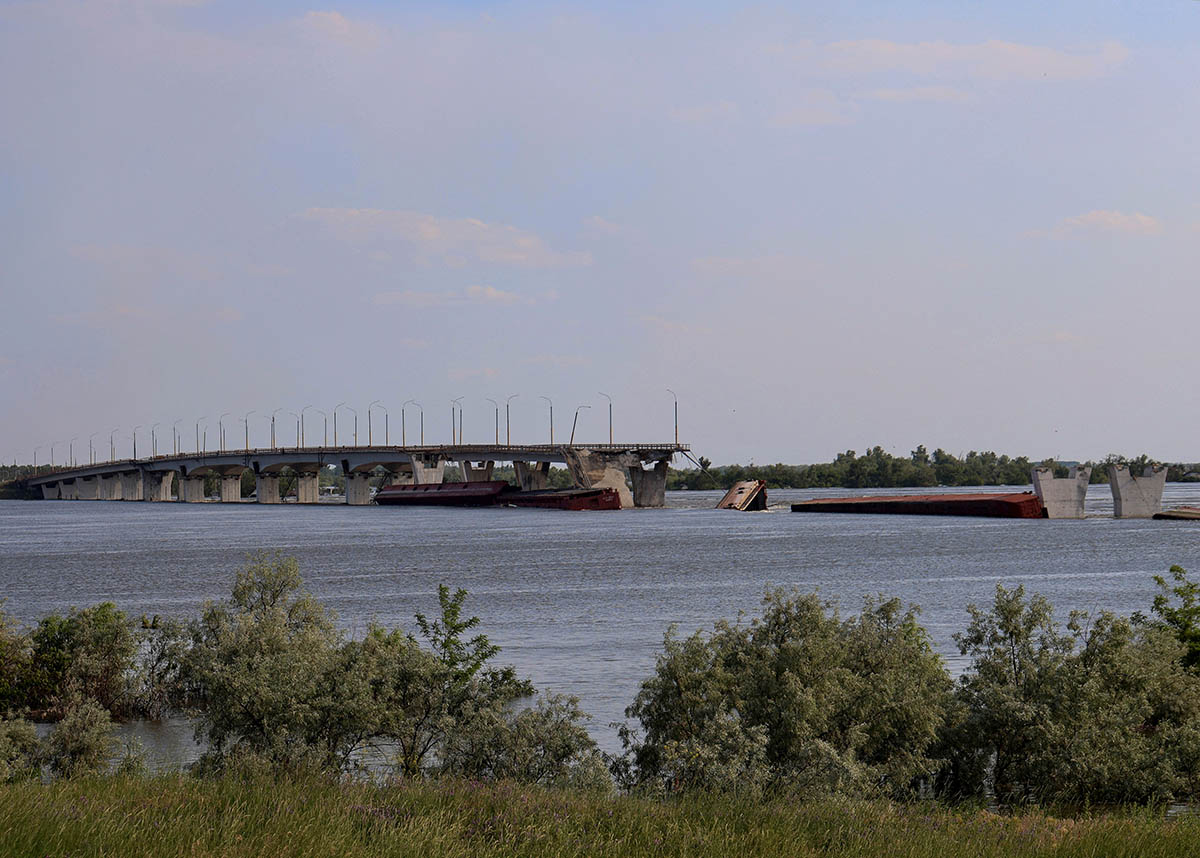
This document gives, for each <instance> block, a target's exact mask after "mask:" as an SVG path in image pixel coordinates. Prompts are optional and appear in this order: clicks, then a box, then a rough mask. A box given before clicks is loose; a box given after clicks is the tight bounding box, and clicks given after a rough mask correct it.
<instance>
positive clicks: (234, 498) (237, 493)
mask: <svg viewBox="0 0 1200 858" xmlns="http://www.w3.org/2000/svg"><path fill="white" fill-rule="evenodd" d="M241 502H242V475H241V474H238V475H237V476H233V475H231V474H221V503H241Z"/></svg>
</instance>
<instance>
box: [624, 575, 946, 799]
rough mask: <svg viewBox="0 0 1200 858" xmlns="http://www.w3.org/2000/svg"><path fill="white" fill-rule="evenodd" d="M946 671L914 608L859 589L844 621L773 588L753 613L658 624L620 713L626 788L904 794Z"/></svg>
mask: <svg viewBox="0 0 1200 858" xmlns="http://www.w3.org/2000/svg"><path fill="white" fill-rule="evenodd" d="M949 692H950V681H949V679H948V677H947V676H946V673H945V670H944V668H943V667H942V663H941V660H940V659H939V658H938V656H937V655H936V654H934V652H933V650H932V648H931V647H930V644H929V639H928V635H927V634H926V633H925V631H924V629H922V628H921V627H920V626H919V625H918V624H917V622H916V614H915V611H914V610H912V609H910V610H908V611H902V609H901V605H900V602H899V601H898V600H890V601H878V600H871V599H868V600H867V601H866V602H865V604H864V606H863V611H862V613H861V614H860V615H858V616H855V617H851V618H849V619H847V620H842V619H841V618H840V617H839V616H838V614H837V612H836V611H835V610H832V609H831V608H830V606H828V605H825V604H823V603H822V602H821V601H820V599H819V597H818V596H817V595H815V594H809V595H800V594H797V593H792V594H786V593H784V592H782V591H775V592H771V593H769V594H768V595H767V597H766V599H765V609H764V612H763V616H762V617H761V618H760V619H755V620H753V621H752V622H751V623H750V624H748V625H745V626H743V625H740V624H739V625H732V624H729V623H727V622H720V623H717V624H716V627H715V630H714V632H713V634H711V635H709V636H704V635H700V634H696V635H693V636H692V637H690V638H687V639H686V640H683V641H679V640H677V639H675V637H674V636H673V635H672V634H671V633H668V635H667V637H666V639H665V642H664V652H663V654H662V655H661V656H660V657H659V659H658V663H657V666H656V670H655V674H654V676H652V677H650V678H649V679H647V680H646V681H645V682H644V683H643V684H642V687H641V690H640V691H639V693H638V695H637V698H636V699H635V701H634V703H633V705H632V706H631V707H629V709H628V710H627V712H626V714H627V715H628V716H629V717H631V718H637V719H638V720H639V721H640V722H641V726H642V730H643V732H644V737H643V738H640V739H639V738H637V737H636V736H635V734H634V733H633V731H632V730H630V729H628V728H627V729H625V730H624V731H623V738H624V740H625V743H626V746H627V757H626V758H625V760H624V761H623V762H621V763H619V764H618V765H617V766H616V767H615V769H614V771H615V773H616V774H617V775H618V778H619V779H620V780H622V781H623V782H624V783H626V784H630V785H640V786H645V785H655V786H658V787H661V788H663V789H665V790H667V791H668V792H677V791H684V790H687V789H706V790H715V791H737V790H748V791H751V792H757V791H759V790H760V789H763V788H765V789H772V790H776V791H783V792H787V793H790V794H795V795H819V794H842V795H864V794H870V793H876V792H882V793H885V794H889V795H894V796H904V795H908V794H909V793H910V792H911V791H912V790H913V789H914V788H915V786H916V784H917V783H918V781H919V780H920V779H921V778H925V777H928V776H930V775H932V774H933V773H934V772H935V771H936V769H937V768H938V762H937V761H936V760H935V759H933V758H931V757H930V756H929V751H930V749H931V748H932V746H933V744H934V742H935V740H936V738H937V736H938V732H939V730H940V727H941V724H942V719H943V717H944V712H945V709H946V707H947V704H948V702H949Z"/></svg>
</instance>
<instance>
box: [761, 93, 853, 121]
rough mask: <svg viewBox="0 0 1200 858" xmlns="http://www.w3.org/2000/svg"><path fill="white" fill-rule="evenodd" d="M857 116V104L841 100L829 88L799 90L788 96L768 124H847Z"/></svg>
mask: <svg viewBox="0 0 1200 858" xmlns="http://www.w3.org/2000/svg"><path fill="white" fill-rule="evenodd" d="M857 118H858V106H857V105H855V104H853V103H851V102H848V101H843V100H842V99H841V98H839V97H838V96H837V94H836V93H834V92H833V91H831V90H828V89H808V90H799V91H798V92H796V93H793V94H791V95H790V96H789V97H788V103H785V104H784V105H783V106H782V107H781V108H780V109H779V110H778V111H777V112H776V113H775V115H774V116H772V117H771V119H770V121H769V123H768V124H769V125H771V126H772V127H773V128H791V127H795V126H799V125H848V124H850V123H851V122H853V121H854V120H855V119H857Z"/></svg>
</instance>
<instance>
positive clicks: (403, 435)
mask: <svg viewBox="0 0 1200 858" xmlns="http://www.w3.org/2000/svg"><path fill="white" fill-rule="evenodd" d="M410 402H411V403H413V404H414V405H415V404H416V402H417V400H415V399H406V400H404V402H402V403H400V446H401V447H407V446H408V430H407V429H406V428H405V425H404V413H405V411H406V410H407V406H408V403H410Z"/></svg>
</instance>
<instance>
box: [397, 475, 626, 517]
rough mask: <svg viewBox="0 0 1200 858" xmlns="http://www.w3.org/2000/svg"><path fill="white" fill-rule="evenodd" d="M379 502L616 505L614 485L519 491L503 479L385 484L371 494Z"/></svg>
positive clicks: (587, 507)
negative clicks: (399, 484)
mask: <svg viewBox="0 0 1200 858" xmlns="http://www.w3.org/2000/svg"><path fill="white" fill-rule="evenodd" d="M375 503H377V504H381V505H383V506H519V507H538V508H541V509H567V510H604V509H620V508H621V497H620V495H618V494H617V492H616V491H615V490H614V489H545V490H541V491H529V492H523V491H521V490H520V489H518V488H517V487H516V486H513V485H509V484H508V483H506V482H504V481H503V480H488V481H484V482H477V483H416V484H412V485H401V486H385V487H383V488H381V489H380V490H379V491H378V492H376V494H375Z"/></svg>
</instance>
